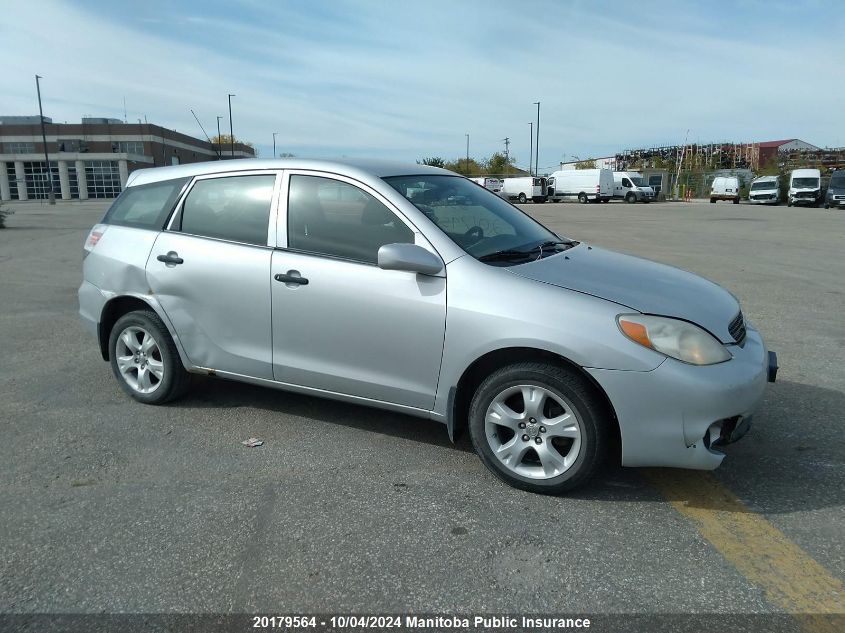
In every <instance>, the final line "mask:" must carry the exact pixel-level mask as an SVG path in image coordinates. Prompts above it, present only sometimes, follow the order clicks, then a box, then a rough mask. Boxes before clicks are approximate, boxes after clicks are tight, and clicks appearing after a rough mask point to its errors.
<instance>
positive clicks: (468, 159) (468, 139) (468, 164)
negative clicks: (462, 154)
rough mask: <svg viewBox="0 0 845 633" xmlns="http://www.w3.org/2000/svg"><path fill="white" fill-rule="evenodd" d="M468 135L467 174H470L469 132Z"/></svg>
mask: <svg viewBox="0 0 845 633" xmlns="http://www.w3.org/2000/svg"><path fill="white" fill-rule="evenodd" d="M466 136H467V176H469V134H467V135H466Z"/></svg>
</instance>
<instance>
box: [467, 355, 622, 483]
mask: <svg viewBox="0 0 845 633" xmlns="http://www.w3.org/2000/svg"><path fill="white" fill-rule="evenodd" d="M607 426H608V425H607V415H606V412H605V411H604V407H603V406H602V404H601V401H600V400H599V398H598V397H597V396H596V395H595V392H594V390H593V389H592V387H591V386H590V385H589V384H588V383H587V382H586V381H585V380H584V379H583V378H582V377H580V376H578V375H577V374H576V373H575V372H573V371H571V370H568V369H565V368H563V367H560V366H556V365H549V364H545V363H518V364H514V365H510V366H507V367H504V368H502V369H500V370H498V371H496V372H494V373H493V374H491V375H490V376H489V377H488V378H487V379H486V380H485V381H484V382H483V383H482V384H481V386H480V387H479V388H478V390H477V391H476V393H475V396H474V397H473V399H472V403H471V405H470V412H469V427H470V436H471V438H472V444H473V447H474V448H475V451H476V453H478V455H479V457H480V458H481V461H482V462H484V464H485V466H487V468H489V469H490V470H491V471H492V472H493V473H494V474H495V475H496V476H497V477H499V478H500V479H502V480H503V481H505V482H507V483H508V484H510V485H511V486H514V487H516V488H521V489H523V490H528V491H530V492H538V493H543V494H557V493H561V492H564V491H566V490H571V489H573V488H575V487H577V486H579V485H581V484H583V483H584V482H586V481H587V480H588V479H590V478H591V477H592V475H593V474H594V473H595V471H596V469H597V468H598V467H599V466H600V464H601V463H602V461H603V459H604V456H605V452H606V450H607V436H608V432H607Z"/></svg>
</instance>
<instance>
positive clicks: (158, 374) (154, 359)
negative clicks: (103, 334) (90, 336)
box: [109, 310, 190, 404]
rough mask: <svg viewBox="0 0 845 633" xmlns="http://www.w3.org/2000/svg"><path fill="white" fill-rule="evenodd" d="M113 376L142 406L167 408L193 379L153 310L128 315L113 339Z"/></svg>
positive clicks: (125, 315) (124, 317) (110, 350)
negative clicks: (154, 405) (167, 403)
mask: <svg viewBox="0 0 845 633" xmlns="http://www.w3.org/2000/svg"><path fill="white" fill-rule="evenodd" d="M109 359H110V361H111V368H112V372H113V373H114V376H115V378H117V381H118V383H119V384H120V386H121V388H122V389H123V390H124V391H125V392H126V393H127V394H129V395H130V396H132V397H133V398H134V399H135V400H137V401H138V402H143V403H144V404H164V403H165V402H168V401H170V400H173V399H175V398H178V397H179V396H181V395H183V394H184V393H185V391H186V390H187V388H188V384H189V380H190V376H189V375H188V373H187V372H186V371H185V368H184V367H183V366H182V361H181V359H180V358H179V352H177V351H176V345H175V344H174V343H173V339H171V338H170V334H169V333H168V331H167V328H166V327H165V325H164V323H162V321H161V319H160V318H159V317H158V315H157V314H156V313H155V312H153V311H152V310H137V311H135V312H129V313H128V314H124V315H123V316H122V317H120V319H118V321H117V323H115V324H114V327H113V328H112V331H111V335H110V336H109Z"/></svg>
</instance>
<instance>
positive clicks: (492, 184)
mask: <svg viewBox="0 0 845 633" xmlns="http://www.w3.org/2000/svg"><path fill="white" fill-rule="evenodd" d="M470 180H471V181H473V182H474V183H478V184H479V185H481V186H482V187H484V188H485V189H488V190H490V191H492V192H493V193H499V192H501V191H502V181H501V180H499V179H498V178H488V177H487V176H481V177H479V178H470Z"/></svg>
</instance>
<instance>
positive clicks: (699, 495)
mask: <svg viewBox="0 0 845 633" xmlns="http://www.w3.org/2000/svg"><path fill="white" fill-rule="evenodd" d="M644 474H645V476H646V479H647V480H648V481H649V482H650V483H651V484H652V486H654V487H655V488H657V490H658V491H660V493H661V494H663V496H665V497H666V499H667V500H668V501H669V502H670V503H671V504H672V506H673V507H674V508H675V509H676V510H677V511H678V512H680V513H681V514H683V515H684V516H686V517H689V518H690V519H692V520H693V521H694V522H695V523H696V525H697V527H698V531H699V532H700V533H701V535H702V536H703V537H704V538H705V539H707V540H708V541H709V542H710V543H711V544H712V545H713V546H714V547H715V548H716V549H717V550H718V551H719V552H720V553H721V554H722V556H724V557H725V558H726V559H727V560H728V561H729V562H730V563H731V564H733V565H734V567H736V569H737V570H738V571H739V572H740V573H741V574H742V575H743V576H745V577H746V578H747V579H748V580H750V581H751V582H752V583H754V584H755V585H757V586H758V587H761V588H762V589H763V590H764V591H765V593H766V598H767V599H768V601H769V602H770V603H771V604H772V605H774V606H776V607H778V608H780V609H782V610H783V611H785V612H787V613H790V614H793V615H794V616H795V617H796V619H798V621H799V622H800V623H801V626H802V628H803V629H804V630H805V631H807V632H808V633H828V632H830V633H834V632H835V633H841V632H842V630H843V629H842V628H840V627H842V625H843V621H845V617H841V618H840V617H835V618H831V617H830V615H831V614H837V615H841V614H845V587H843V584H842V582H841V581H840V580H839V579H838V578H835V577H834V576H833V575H832V574H831V573H830V572H829V571H828V570H827V569H825V568H824V567H822V566H821V565H820V564H819V563H817V562H816V561H815V560H814V559H813V558H812V557H811V556H810V555H809V554H808V553H807V552H805V551H804V550H802V549H801V548H800V547H798V546H797V545H796V544H795V543H793V542H791V541H790V540H789V539H788V538H787V537H786V535H785V534H784V533H783V532H781V531H780V530H778V529H777V528H776V527H775V526H774V525H772V524H771V523H769V522H768V521H767V520H766V519H765V518H763V517H762V516H760V515H759V514H756V513H754V512H752V511H751V510H749V509H748V507H747V506H746V505H745V504H744V503H742V501H740V500H739V499H738V498H737V497H736V496H735V495H734V494H733V493H732V492H731V491H730V490H728V489H727V488H725V487H724V486H723V485H722V484H720V483H719V482H718V480H716V478H715V477H714V476H713V475H711V474H710V473H703V472H700V471H682V470H660V469H645V470H644Z"/></svg>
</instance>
